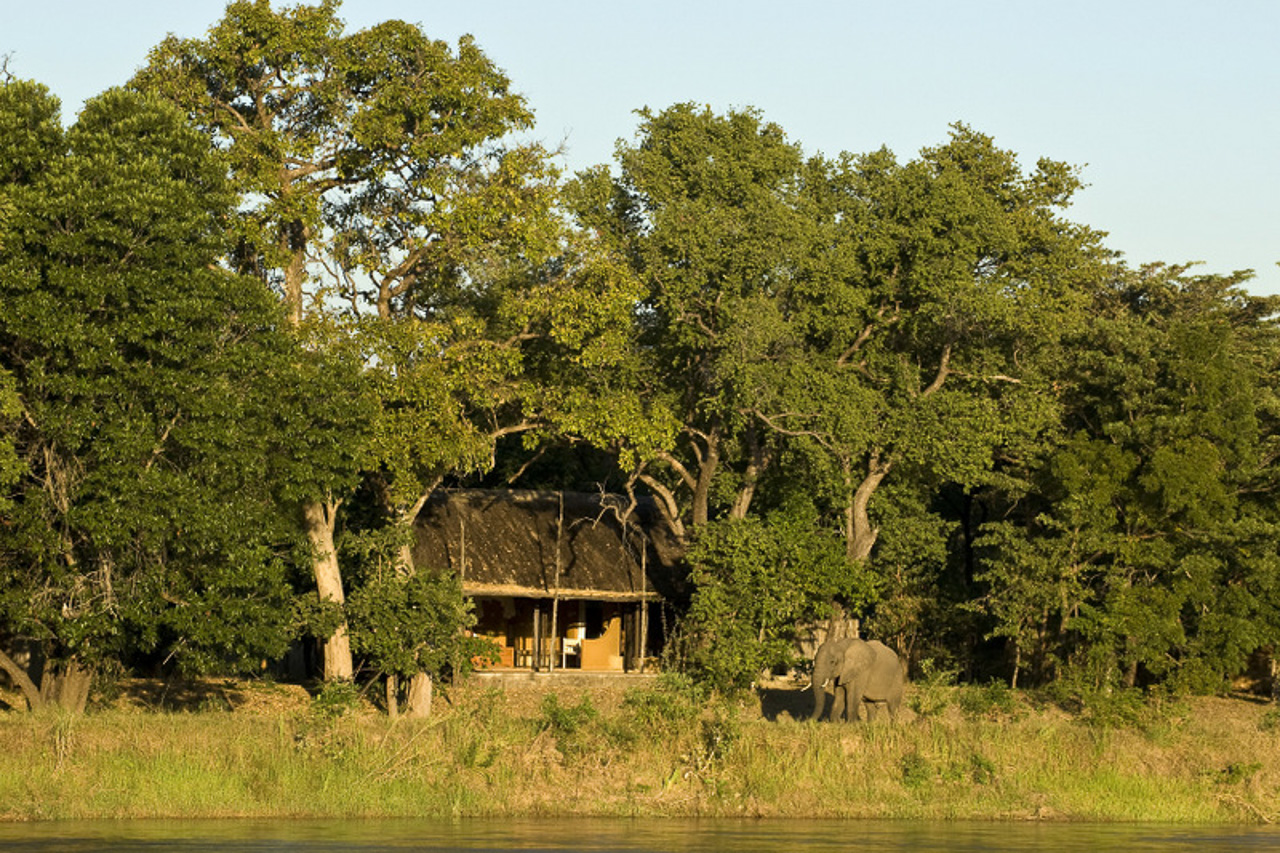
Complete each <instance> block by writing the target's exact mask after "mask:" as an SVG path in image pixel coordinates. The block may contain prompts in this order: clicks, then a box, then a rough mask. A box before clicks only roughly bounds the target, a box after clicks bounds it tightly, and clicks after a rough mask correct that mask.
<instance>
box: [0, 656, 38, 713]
mask: <svg viewBox="0 0 1280 853" xmlns="http://www.w3.org/2000/svg"><path fill="white" fill-rule="evenodd" d="M0 669H3V670H4V671H5V672H6V673H8V674H9V678H10V680H12V681H13V683H14V685H15V686H16V687H17V688H18V689H19V690H21V691H22V698H23V699H26V700H27V708H28V709H29V710H32V711H34V710H36V709H38V708H43V707H44V696H42V695H41V693H40V688H39V687H37V686H36V683H35V682H34V681H32V680H31V676H30V675H28V674H27V671H26V670H25V669H23V668H22V667H21V666H19V665H18V662H17V661H15V660H14V659H13V658H11V657H9V655H8V654H6V653H5V652H4V651H3V650H0Z"/></svg>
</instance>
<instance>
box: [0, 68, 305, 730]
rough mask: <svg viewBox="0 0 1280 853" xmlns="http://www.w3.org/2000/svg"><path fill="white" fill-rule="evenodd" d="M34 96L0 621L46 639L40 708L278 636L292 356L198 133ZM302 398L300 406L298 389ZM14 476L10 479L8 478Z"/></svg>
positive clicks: (0, 253)
mask: <svg viewBox="0 0 1280 853" xmlns="http://www.w3.org/2000/svg"><path fill="white" fill-rule="evenodd" d="M57 113H58V104H57V101H56V100H55V99H53V98H52V97H50V96H49V95H48V92H47V90H45V89H44V88H43V87H41V86H38V85H36V84H31V83H26V82H22V81H13V82H9V83H7V84H5V85H3V86H0V148H3V149H4V150H7V151H17V152H18V154H19V156H18V157H16V158H15V159H13V160H9V161H7V162H8V163H10V164H15V163H16V164H18V165H17V168H12V167H11V168H10V169H9V170H8V171H7V173H5V174H4V175H3V177H4V178H5V182H4V183H3V184H0V195H2V196H3V198H4V200H5V202H6V204H7V206H8V207H9V210H10V211H11V215H10V216H8V217H7V219H6V221H5V223H4V227H3V230H2V231H0V303H2V304H3V305H4V310H3V312H0V359H2V361H0V365H2V366H3V368H4V369H5V370H7V371H9V372H10V373H11V374H12V376H13V378H14V381H15V383H16V388H17V391H18V393H19V395H20V400H21V404H22V410H21V420H20V421H19V422H18V425H17V430H16V434H14V436H15V437H14V441H13V443H14V445H15V447H16V449H17V451H18V453H19V456H20V459H21V462H22V465H23V470H21V471H20V472H19V477H20V479H19V480H18V481H17V486H16V492H15V494H14V496H13V498H12V508H11V510H10V511H9V513H8V514H7V515H6V518H5V524H4V525H3V526H2V527H0V570H2V571H3V573H4V582H3V584H2V585H0V586H2V587H3V593H0V622H2V623H3V625H4V626H5V628H6V632H7V633H8V634H9V635H15V634H16V635H22V636H26V637H29V638H31V639H33V640H34V641H35V642H36V643H38V645H39V648H40V652H41V655H42V656H43V658H44V661H45V669H44V674H43V677H42V679H41V681H40V683H39V684H36V683H35V682H34V681H33V680H31V679H27V678H25V677H23V676H21V675H17V673H20V672H21V670H20V668H18V667H17V666H16V665H15V664H14V662H13V660H12V659H11V658H10V657H9V656H8V655H0V662H3V663H4V665H5V668H6V670H7V671H9V672H10V674H11V675H15V677H17V678H18V681H19V683H20V684H21V686H22V687H23V688H24V692H25V694H26V697H27V700H28V702H29V703H30V704H31V705H32V706H33V707H34V706H36V705H39V704H43V703H49V702H53V703H57V704H62V705H65V706H68V707H71V708H80V707H83V704H84V700H85V697H86V693H87V688H88V678H89V675H90V674H91V673H92V671H93V670H94V669H95V668H97V667H98V666H100V665H101V664H103V663H105V662H109V661H113V660H117V661H118V660H120V659H121V657H122V656H123V655H125V654H126V653H138V652H143V653H146V652H150V653H153V654H155V655H157V656H158V657H159V658H162V659H164V660H166V661H169V660H172V661H176V662H177V663H178V664H179V665H181V666H183V667H185V668H187V669H192V670H205V669H209V668H211V667H214V666H223V665H226V664H227V663H230V664H232V665H247V664H249V663H255V664H256V663H257V662H258V661H260V660H261V658H262V657H263V656H270V655H274V654H279V653H281V652H282V651H283V649H284V646H285V644H286V643H287V641H288V639H289V636H290V626H289V624H288V623H289V612H290V600H291V596H290V590H289V586H288V584H287V578H286V575H287V558H288V556H289V553H290V552H291V550H292V548H293V547H294V540H293V538H292V536H291V533H290V525H289V523H288V521H287V512H285V511H283V510H282V509H281V507H282V505H283V504H282V501H280V484H281V483H282V482H284V481H287V480H290V479H292V480H294V481H298V480H301V479H302V478H303V477H304V475H303V474H302V473H301V472H300V469H299V468H298V467H297V466H296V464H292V463H291V462H290V459H289V457H288V456H287V454H283V453H281V452H280V450H281V448H280V447H279V444H278V436H279V434H280V431H281V429H282V428H283V427H284V425H286V424H290V425H292V426H293V427H294V428H300V429H307V428H308V427H310V426H312V424H311V423H309V422H308V421H307V420H306V417H305V416H306V411H305V408H301V407H300V406H298V405H294V404H293V400H291V398H290V397H289V396H288V395H282V394H281V393H279V392H280V387H279V386H277V384H276V383H279V382H283V383H284V386H285V387H286V388H287V387H290V386H291V385H292V379H293V376H294V374H293V368H294V366H295V365H296V364H297V363H298V362H299V361H300V360H302V354H301V353H300V352H299V351H298V349H297V348H296V346H295V345H294V344H293V343H292V341H291V339H290V338H289V337H288V336H286V335H284V334H282V333H281V331H280V327H281V325H282V323H283V317H282V315H281V314H280V313H279V311H278V309H277V306H276V303H275V300H274V299H273V298H272V297H271V295H270V294H269V293H268V291H267V290H266V288H265V287H263V286H262V285H261V283H259V282H255V281H252V280H245V279H242V278H239V277H236V276H234V275H232V274H230V273H229V272H227V271H226V270H224V269H220V268H218V267H217V266H216V264H215V261H216V259H217V258H218V257H219V255H220V253H221V252H222V251H223V242H222V241H223V239H224V237H225V224H226V222H227V219H228V218H229V216H230V215H231V211H232V204H233V202H234V198H235V196H234V194H233V193H232V192H231V190H230V188H229V187H228V185H227V183H226V179H225V169H224V166H223V164H222V162H221V161H220V159H219V157H218V156H217V155H216V153H215V152H214V151H212V150H211V148H210V147H209V144H208V140H207V139H206V138H205V137H204V136H202V135H201V134H199V133H197V132H196V131H194V130H192V129H191V128H189V127H188V126H187V125H186V123H185V122H184V119H183V116H182V115H181V114H180V113H179V112H178V111H177V110H175V109H173V108H172V107H170V106H168V105H166V104H163V103H161V102H159V101H158V100H156V99H154V98H149V97H145V96H141V95H138V94H136V93H130V92H125V91H121V90H113V91H109V92H107V93H105V94H104V95H102V96H100V97H98V98H96V99H94V100H92V101H90V102H89V103H88V104H86V106H85V108H84V111H83V112H82V113H81V116H80V118H79V120H78V122H77V123H76V124H75V126H74V127H72V128H70V129H69V130H68V131H66V133H65V135H64V134H63V133H62V132H61V129H60V128H58V127H57V120H56V116H57ZM294 400H296V398H294ZM9 471H10V473H11V474H12V468H11V467H9Z"/></svg>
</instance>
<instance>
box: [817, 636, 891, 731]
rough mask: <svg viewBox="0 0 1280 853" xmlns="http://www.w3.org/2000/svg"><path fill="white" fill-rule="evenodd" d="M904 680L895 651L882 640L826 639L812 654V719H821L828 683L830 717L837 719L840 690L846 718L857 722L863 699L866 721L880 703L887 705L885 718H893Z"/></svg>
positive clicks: (871, 717)
mask: <svg viewBox="0 0 1280 853" xmlns="http://www.w3.org/2000/svg"><path fill="white" fill-rule="evenodd" d="M905 683H906V677H905V674H904V672H903V667H902V664H901V662H899V660H898V655H897V654H896V653H895V652H894V651H893V649H891V648H889V647H888V646H886V645H885V644H884V643H881V642H879V641H878V640H871V641H870V642H868V641H866V640H852V639H849V638H840V639H836V640H827V641H826V642H825V643H823V644H822V645H821V646H819V647H818V653H817V654H816V655H815V656H814V658H813V719H815V720H817V719H821V717H822V713H823V711H824V710H825V709H826V704H827V695H828V693H827V685H828V684H830V685H831V687H832V689H831V693H832V694H834V697H835V698H834V700H833V702H832V705H831V716H830V719H832V720H835V719H838V715H839V714H840V711H841V693H843V694H844V695H843V699H844V708H843V711H844V716H845V719H846V720H848V721H849V722H857V720H858V718H859V717H858V709H859V707H860V706H862V705H863V704H864V703H865V704H866V706H867V721H868V722H870V721H871V720H874V719H875V717H876V708H877V706H878V705H879V704H881V703H883V704H884V705H885V706H887V708H888V710H889V718H890V719H893V718H895V717H897V715H898V706H899V705H901V704H902V691H903V687H904V686H905Z"/></svg>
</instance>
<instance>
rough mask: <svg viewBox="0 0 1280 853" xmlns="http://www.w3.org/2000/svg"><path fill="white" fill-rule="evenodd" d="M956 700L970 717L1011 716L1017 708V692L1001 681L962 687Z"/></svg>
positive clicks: (1015, 713)
mask: <svg viewBox="0 0 1280 853" xmlns="http://www.w3.org/2000/svg"><path fill="white" fill-rule="evenodd" d="M956 702H957V704H958V705H959V706H960V710H962V711H964V713H965V714H967V715H968V716H970V717H992V718H999V717H1013V716H1016V715H1017V713H1018V710H1019V708H1018V695H1017V693H1015V692H1014V690H1013V688H1011V687H1010V686H1009V685H1007V684H1005V683H1004V682H1002V681H992V682H991V683H990V684H987V685H985V686H972V687H966V688H963V689H961V690H960V691H959V692H958V694H957V697H956Z"/></svg>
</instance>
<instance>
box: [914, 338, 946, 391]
mask: <svg viewBox="0 0 1280 853" xmlns="http://www.w3.org/2000/svg"><path fill="white" fill-rule="evenodd" d="M950 373H951V344H947V345H946V346H944V347H943V348H942V357H941V358H940V359H939V360H938V375H937V376H935V377H933V381H932V382H930V383H929V387H927V388H925V389H924V391H922V392H921V393H920V396H921V397H929V396H932V395H933V394H934V393H935V392H937V391H938V389H940V388H941V387H942V383H944V382H946V381H947V376H949V375H950Z"/></svg>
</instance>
